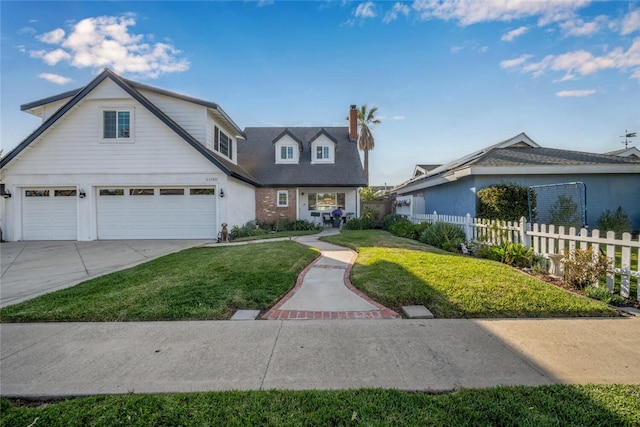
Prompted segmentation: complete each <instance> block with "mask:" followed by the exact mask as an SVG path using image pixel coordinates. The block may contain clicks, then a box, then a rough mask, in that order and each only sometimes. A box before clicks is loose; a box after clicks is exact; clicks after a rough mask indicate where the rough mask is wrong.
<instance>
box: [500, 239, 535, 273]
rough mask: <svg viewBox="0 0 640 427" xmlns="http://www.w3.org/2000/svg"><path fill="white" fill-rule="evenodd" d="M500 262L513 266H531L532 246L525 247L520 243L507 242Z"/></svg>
mask: <svg viewBox="0 0 640 427" xmlns="http://www.w3.org/2000/svg"><path fill="white" fill-rule="evenodd" d="M502 262H504V263H505V264H507V265H511V266H513V267H518V268H525V267H526V268H531V266H532V265H533V248H527V247H526V246H524V245H522V244H520V243H507V244H506V245H505V250H504V257H503V260H502Z"/></svg>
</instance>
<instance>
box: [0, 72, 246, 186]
mask: <svg viewBox="0 0 640 427" xmlns="http://www.w3.org/2000/svg"><path fill="white" fill-rule="evenodd" d="M105 79H111V80H112V81H113V82H114V83H115V84H117V85H118V86H119V87H120V88H121V89H122V90H124V91H125V92H126V93H127V94H129V95H130V96H131V97H132V98H133V99H135V100H136V101H138V102H139V103H140V104H141V105H142V106H144V107H145V108H146V109H147V110H148V111H149V112H150V113H151V114H153V115H154V116H156V117H157V118H158V119H159V120H160V121H162V122H163V123H164V124H165V125H167V126H168V127H169V128H170V129H171V130H173V131H174V132H175V133H176V134H177V135H178V136H180V137H181V138H182V139H183V140H184V141H186V142H187V143H188V144H189V145H191V146H192V147H193V148H195V149H196V151H198V152H199V153H200V154H202V155H203V156H205V157H206V158H207V159H208V160H209V161H211V163H213V164H214V165H216V166H217V167H218V168H219V169H220V170H222V171H223V172H224V173H225V174H227V175H229V176H233V177H235V178H238V179H240V180H242V181H245V182H248V183H250V184H254V185H257V183H256V181H255V178H253V177H252V176H251V174H249V173H247V171H246V170H244V169H243V168H242V167H241V166H239V165H235V164H233V163H232V162H229V161H227V160H225V159H224V158H222V157H220V156H218V155H216V154H215V153H214V152H213V151H211V150H209V149H207V148H206V147H205V146H204V145H203V144H201V143H200V142H199V141H198V140H196V139H195V138H194V137H193V136H192V135H191V134H190V133H189V132H187V131H186V130H185V129H184V128H182V127H181V126H180V125H178V124H177V123H176V122H175V121H174V120H173V119H171V118H170V117H169V116H167V115H166V114H165V113H164V112H163V111H162V110H160V109H159V108H158V107H157V106H156V105H155V104H153V103H152V102H151V101H149V100H148V99H147V98H146V97H145V96H144V95H142V94H141V93H140V92H139V91H138V90H137V89H136V88H135V87H134V85H131V82H130V81H129V80H126V79H123V78H122V77H120V76H119V75H117V74H115V73H114V72H113V71H111V70H109V69H105V70H104V71H103V72H102V73H100V74H99V75H98V76H97V77H96V78H95V79H93V80H92V81H91V82H90V83H89V84H88V85H87V86H85V87H83V88H82V89H80V90H78V91H77V92H76V91H70V92H65V94H71V93H75V94H74V95H72V97H71V99H70V100H69V101H68V102H67V103H66V104H65V105H63V106H62V107H61V108H60V109H59V110H58V111H56V112H55V114H53V115H51V116H50V117H49V118H48V119H47V120H45V121H44V122H43V123H42V124H41V125H40V126H39V127H38V128H37V129H36V130H35V131H33V132H32V133H31V135H29V136H28V137H27V138H25V139H24V140H23V141H22V142H21V143H20V144H18V146H16V147H15V148H14V149H13V150H11V152H9V153H7V155H6V156H4V157H3V158H2V159H1V160H0V167H4V166H5V165H7V164H8V163H9V162H10V161H11V160H13V159H14V158H15V157H16V156H18V155H19V154H20V153H21V152H22V151H23V150H24V149H25V148H27V147H28V146H29V145H30V144H31V143H33V142H34V141H36V140H37V139H38V138H39V137H40V136H42V135H43V134H44V133H45V132H46V131H47V130H48V129H49V128H50V127H51V126H53V125H54V124H55V123H56V122H57V121H58V120H60V119H61V118H62V117H63V116H64V115H65V114H66V113H67V112H68V111H69V110H71V109H72V108H73V107H74V106H76V105H77V104H78V103H79V102H80V101H81V100H82V99H83V98H84V97H85V96H87V95H88V94H89V93H90V92H91V91H92V90H94V89H95V88H96V87H97V86H98V85H99V84H100V83H102V82H103V81H104V80H105ZM136 85H137V86H138V87H140V88H142V87H145V88H146V86H144V85H140V84H136ZM165 92H166V91H165ZM65 94H62V95H65ZM58 96H61V95H58ZM66 97H67V96H63V97H61V98H60V97H59V98H57V99H56V97H50V98H45V99H43V100H40V101H36V102H42V103H43V104H44V103H46V102H44V101H47V102H53V101H55V100H59V99H64V98H66ZM25 105H27V106H30V108H33V107H35V103H31V104H25ZM211 105H212V106H213V105H216V104H211ZM212 108H213V107H212ZM240 133H242V131H240Z"/></svg>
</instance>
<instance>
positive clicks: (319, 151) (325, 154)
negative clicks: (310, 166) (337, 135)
mask: <svg viewBox="0 0 640 427" xmlns="http://www.w3.org/2000/svg"><path fill="white" fill-rule="evenodd" d="M316 160H329V146H328V145H318V146H317V147H316Z"/></svg>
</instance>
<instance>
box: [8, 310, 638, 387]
mask: <svg viewBox="0 0 640 427" xmlns="http://www.w3.org/2000/svg"><path fill="white" fill-rule="evenodd" d="M639 336H640V319H638V318H617V319H555V320H547V319H542V320H465V319H449V320H443V319H436V320H402V321H379V320H355V321H354V320H334V321H330V322H328V321H316V320H308V321H304V322H290V321H242V322H232V321H222V322H147V323H51V324H2V325H0V344H1V346H0V348H1V350H0V359H1V366H2V369H1V370H0V394H2V396H6V397H54V396H77V395H92V394H111V393H126V392H136V393H147V392H149V393H150V392H162V393H165V392H190V391H205V390H231V389H239V390H261V389H272V388H282V389H285V388H286V389H345V388H357V387H383V388H397V389H405V390H430V391H444V390H452V389H455V388H459V387H491V386H497V385H541V384H552V383H634V384H638V383H640V370H639V369H637V361H638V360H640V344H639V343H638V337H639Z"/></svg>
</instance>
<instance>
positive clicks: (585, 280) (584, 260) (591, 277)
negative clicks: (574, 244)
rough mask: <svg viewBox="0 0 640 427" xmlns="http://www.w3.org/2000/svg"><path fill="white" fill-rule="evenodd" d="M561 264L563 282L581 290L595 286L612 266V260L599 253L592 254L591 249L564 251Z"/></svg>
mask: <svg viewBox="0 0 640 427" xmlns="http://www.w3.org/2000/svg"><path fill="white" fill-rule="evenodd" d="M562 263H563V264H564V280H565V282H566V283H567V284H569V285H570V286H572V287H574V288H576V289H581V290H582V289H585V288H586V287H587V286H589V285H595V286H597V285H598V284H599V283H600V279H601V278H602V277H604V275H605V274H606V272H607V271H608V270H609V269H610V268H612V266H613V261H612V260H610V259H608V258H607V257H606V256H604V255H603V254H601V253H597V254H594V252H593V248H587V249H574V250H572V251H569V250H565V252H564V259H563V261H562Z"/></svg>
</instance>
